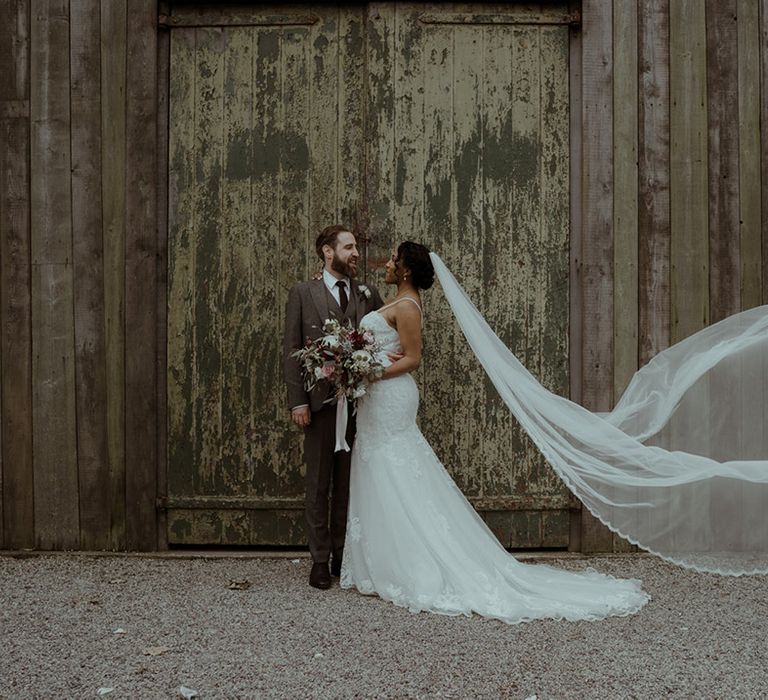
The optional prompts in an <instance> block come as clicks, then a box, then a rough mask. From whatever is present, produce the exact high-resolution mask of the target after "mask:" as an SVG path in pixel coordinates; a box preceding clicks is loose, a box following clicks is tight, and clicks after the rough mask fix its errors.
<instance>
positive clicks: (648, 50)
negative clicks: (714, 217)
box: [637, 0, 670, 365]
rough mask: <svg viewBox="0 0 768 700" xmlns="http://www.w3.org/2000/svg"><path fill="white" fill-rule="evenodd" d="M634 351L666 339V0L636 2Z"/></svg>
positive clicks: (643, 358) (650, 349)
mask: <svg viewBox="0 0 768 700" xmlns="http://www.w3.org/2000/svg"><path fill="white" fill-rule="evenodd" d="M637 24H638V64H639V65H638V70H639V75H638V128H639V132H638V185H639V196H638V199H639V201H638V206H639V210H638V303H639V310H638V322H639V327H638V352H639V362H640V364H641V365H644V364H645V363H646V362H648V360H650V359H651V358H652V357H653V356H654V355H656V354H657V353H658V352H659V351H660V350H663V349H664V348H666V347H667V346H668V345H669V229H670V221H669V0H642V2H640V4H639V5H638V20H637Z"/></svg>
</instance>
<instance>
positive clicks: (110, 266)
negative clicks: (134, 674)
mask: <svg viewBox="0 0 768 700" xmlns="http://www.w3.org/2000/svg"><path fill="white" fill-rule="evenodd" d="M126 12H127V9H126V0H109V2H104V3H102V5H101V42H102V44H101V149H102V150H101V160H102V166H101V173H102V174H101V178H102V188H101V189H102V204H101V205H102V226H103V229H102V235H103V240H104V249H103V255H104V270H105V274H104V314H105V331H106V363H107V372H106V385H107V403H106V409H105V413H106V420H107V468H108V471H109V498H110V502H111V524H110V546H111V548H112V549H124V548H125V172H126V171H125V64H126Z"/></svg>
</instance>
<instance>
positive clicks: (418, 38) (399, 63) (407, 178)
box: [392, 5, 474, 237]
mask: <svg viewBox="0 0 768 700" xmlns="http://www.w3.org/2000/svg"><path fill="white" fill-rule="evenodd" d="M418 11H419V8H418V7H414V6H412V5H409V6H402V5H396V6H395V25H396V26H395V32H396V35H395V46H396V51H395V58H394V76H395V80H396V82H395V85H394V102H395V114H394V120H395V121H394V127H393V128H394V139H395V144H394V148H395V152H396V155H395V163H394V169H395V173H394V174H395V183H394V204H393V212H392V215H393V224H394V229H395V231H397V232H401V233H400V236H405V235H406V232H408V231H421V230H422V228H423V220H424V178H423V173H424V147H425V144H424V139H423V138H422V128H423V126H422V125H423V122H422V119H423V115H424V100H425V94H424V88H423V84H424V76H423V74H422V70H423V62H424V27H423V26H422V24H421V23H420V22H419V19H418ZM473 99H474V96H473ZM468 107H469V105H468ZM409 235H410V234H409ZM411 237H414V236H411Z"/></svg>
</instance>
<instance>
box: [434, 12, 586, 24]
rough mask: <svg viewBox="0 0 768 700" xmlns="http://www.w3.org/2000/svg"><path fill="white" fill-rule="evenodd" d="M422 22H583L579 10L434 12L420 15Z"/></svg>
mask: <svg viewBox="0 0 768 700" xmlns="http://www.w3.org/2000/svg"><path fill="white" fill-rule="evenodd" d="M419 21H420V22H421V23H422V24H491V25H505V24H515V25H568V26H570V27H576V26H579V25H580V24H581V13H580V12H579V11H578V10H574V11H573V12H568V13H562V14H546V13H545V14H538V15H521V14H517V15H515V14H482V15H479V14H478V15H476V14H463V13H457V14H453V13H447V14H444V13H432V12H425V13H424V14H422V15H419Z"/></svg>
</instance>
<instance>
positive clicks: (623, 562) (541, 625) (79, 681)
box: [0, 554, 768, 700]
mask: <svg viewBox="0 0 768 700" xmlns="http://www.w3.org/2000/svg"><path fill="white" fill-rule="evenodd" d="M292 556H296V555H292ZM548 563H552V564H555V565H559V566H563V567H565V568H575V569H578V568H582V567H584V566H587V565H591V566H594V567H595V568H596V569H598V570H600V571H604V572H607V573H610V574H613V575H614V576H622V577H635V578H640V579H642V581H643V584H644V587H645V589H646V590H647V591H648V592H649V593H650V594H651V595H652V597H653V600H652V601H651V602H650V603H649V604H648V605H647V606H646V607H645V608H644V609H643V610H642V611H641V612H640V613H639V614H637V615H634V616H632V617H624V618H612V619H609V620H605V621H602V622H554V621H552V622H549V621H543V622H542V621H539V622H530V623H526V624H522V625H506V624H504V623H501V622H498V621H495V620H485V619H482V618H479V617H473V618H465V617H460V618H450V617H444V616H441V615H432V614H429V613H420V614H415V615H414V614H411V613H409V612H408V611H407V610H404V609H401V608H398V607H396V606H394V605H391V604H389V603H385V602H383V601H381V600H379V599H378V598H372V597H366V596H362V595H360V594H358V593H355V592H353V591H345V590H341V589H340V588H339V587H338V585H336V584H334V587H333V588H332V589H331V590H329V591H316V590H315V589H313V588H310V587H309V586H308V585H307V577H308V575H309V567H310V562H309V559H307V558H306V557H304V556H302V557H301V558H299V559H291V558H287V557H281V558H249V557H231V558H191V559H189V558H146V557H135V556H133V557H125V556H98V557H94V556H87V555H80V554H67V555H46V556H43V555H35V556H30V557H25V558H18V557H11V556H0V603H2V604H1V605H0V639H2V652H1V653H0V697H2V698H31V697H45V698H53V697H55V698H61V697H65V698H70V697H72V698H75V697H77V698H79V697H83V698H88V697H98V695H97V694H98V691H99V689H100V688H113V690H112V691H111V692H109V693H108V694H107V695H106V697H107V698H110V700H111V699H114V698H127V697H131V698H168V697H171V698H172V697H181V696H182V695H181V693H180V690H179V689H180V688H181V687H182V686H184V687H185V688H188V689H194V690H195V691H197V693H198V697H200V698H210V697H230V698H231V697H259V698H262V697H275V698H277V697H280V698H282V697H288V698H305V697H306V698H308V697H324V698H328V697H462V698H464V697H505V698H507V697H508V698H520V699H521V700H524V699H525V698H530V697H531V696H533V695H536V696H537V698H539V699H541V698H569V699H570V698H626V697H632V698H656V697H685V698H689V697H697V698H698V697H705V698H710V697H721V698H725V697H728V698H755V697H768V677H767V675H766V674H767V673H768V650H767V646H768V643H767V641H766V632H767V631H768V622H767V620H768V577H742V578H725V577H720V576H714V575H703V574H697V573H692V572H689V571H684V570H681V569H678V568H676V567H674V566H672V565H669V564H665V563H664V562H662V561H660V560H658V559H655V558H651V557H647V556H639V555H625V556H614V557H596V558H590V559H586V558H564V559H549V560H548ZM232 581H241V582H242V581H247V583H245V584H243V588H242V589H240V590H237V589H232V588H230V587H229V586H230V584H231V582H232ZM249 584H250V585H249ZM118 630H123V631H122V632H121V631H118Z"/></svg>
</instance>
